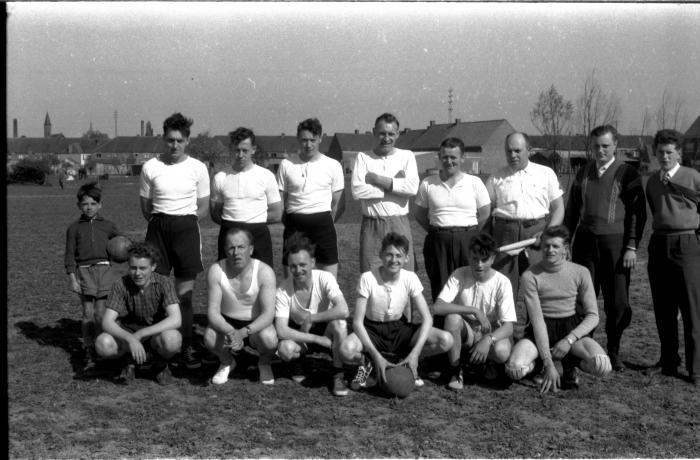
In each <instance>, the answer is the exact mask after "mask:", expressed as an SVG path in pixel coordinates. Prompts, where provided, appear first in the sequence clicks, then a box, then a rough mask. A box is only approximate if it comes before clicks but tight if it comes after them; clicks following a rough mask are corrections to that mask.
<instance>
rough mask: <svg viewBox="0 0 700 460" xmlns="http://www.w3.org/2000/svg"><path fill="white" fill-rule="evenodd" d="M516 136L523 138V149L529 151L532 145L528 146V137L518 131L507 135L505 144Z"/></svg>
mask: <svg viewBox="0 0 700 460" xmlns="http://www.w3.org/2000/svg"><path fill="white" fill-rule="evenodd" d="M516 134H519V135H521V136H523V139H525V148H526V149H528V150H530V146H531V145H532V144H530V136H528V135H527V133H523V132H520V131H515V132H514V133H510V134H508V135H507V136H506V144H508V141H509V140H510V138H511V137H513V136H515V135H516Z"/></svg>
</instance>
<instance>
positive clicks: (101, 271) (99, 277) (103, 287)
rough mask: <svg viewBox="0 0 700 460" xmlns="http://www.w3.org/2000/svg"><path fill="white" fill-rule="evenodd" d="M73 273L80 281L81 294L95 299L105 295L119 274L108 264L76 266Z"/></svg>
mask: <svg viewBox="0 0 700 460" xmlns="http://www.w3.org/2000/svg"><path fill="white" fill-rule="evenodd" d="M75 274H76V276H77V277H78V281H79V282H80V289H81V291H82V295H84V296H87V297H94V298H96V299H102V298H104V297H107V296H108V295H109V292H110V291H111V290H112V283H114V282H115V281H117V280H118V279H119V276H120V275H119V273H117V272H116V271H115V270H114V269H113V268H112V267H111V266H110V265H109V264H94V265H89V266H85V265H83V266H78V267H77V269H76V271H75Z"/></svg>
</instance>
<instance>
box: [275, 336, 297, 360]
mask: <svg viewBox="0 0 700 460" xmlns="http://www.w3.org/2000/svg"><path fill="white" fill-rule="evenodd" d="M300 352H301V347H300V346H299V345H298V344H297V343H296V342H295V341H293V340H280V343H279V345H278V346H277V354H278V356H279V357H280V358H281V359H282V361H292V360H294V359H297V358H299V356H300Z"/></svg>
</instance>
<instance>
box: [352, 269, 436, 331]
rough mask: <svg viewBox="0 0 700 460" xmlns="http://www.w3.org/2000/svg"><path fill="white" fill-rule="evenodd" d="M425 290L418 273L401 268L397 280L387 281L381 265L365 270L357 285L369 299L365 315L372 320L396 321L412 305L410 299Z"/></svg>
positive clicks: (361, 292)
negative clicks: (381, 271) (380, 273)
mask: <svg viewBox="0 0 700 460" xmlns="http://www.w3.org/2000/svg"><path fill="white" fill-rule="evenodd" d="M422 292H423V285H422V284H421V283H420V280H419V279H418V275H416V274H415V273H413V272H410V271H408V270H404V269H401V272H399V279H398V280H397V281H396V282H391V283H387V282H386V281H384V280H383V279H382V277H381V276H380V275H379V267H378V268H376V269H373V270H371V271H368V272H365V273H363V274H362V276H361V277H360V281H359V283H358V285H357V294H358V295H359V296H360V297H364V298H365V299H367V311H366V313H365V317H366V318H367V319H370V320H372V321H382V322H387V321H395V320H397V319H399V318H401V316H402V315H403V313H404V310H406V309H407V307H410V302H409V301H410V299H411V298H412V297H414V296H417V295H418V294H421V293H422Z"/></svg>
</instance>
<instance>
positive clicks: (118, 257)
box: [107, 235, 131, 264]
mask: <svg viewBox="0 0 700 460" xmlns="http://www.w3.org/2000/svg"><path fill="white" fill-rule="evenodd" d="M130 247H131V240H130V239H129V238H127V237H125V236H121V235H118V236H115V237H114V238H112V239H111V240H109V241H108V242H107V255H109V260H111V261H112V262H116V263H118V264H120V263H122V262H126V261H127V259H129V255H128V251H129V248H130Z"/></svg>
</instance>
